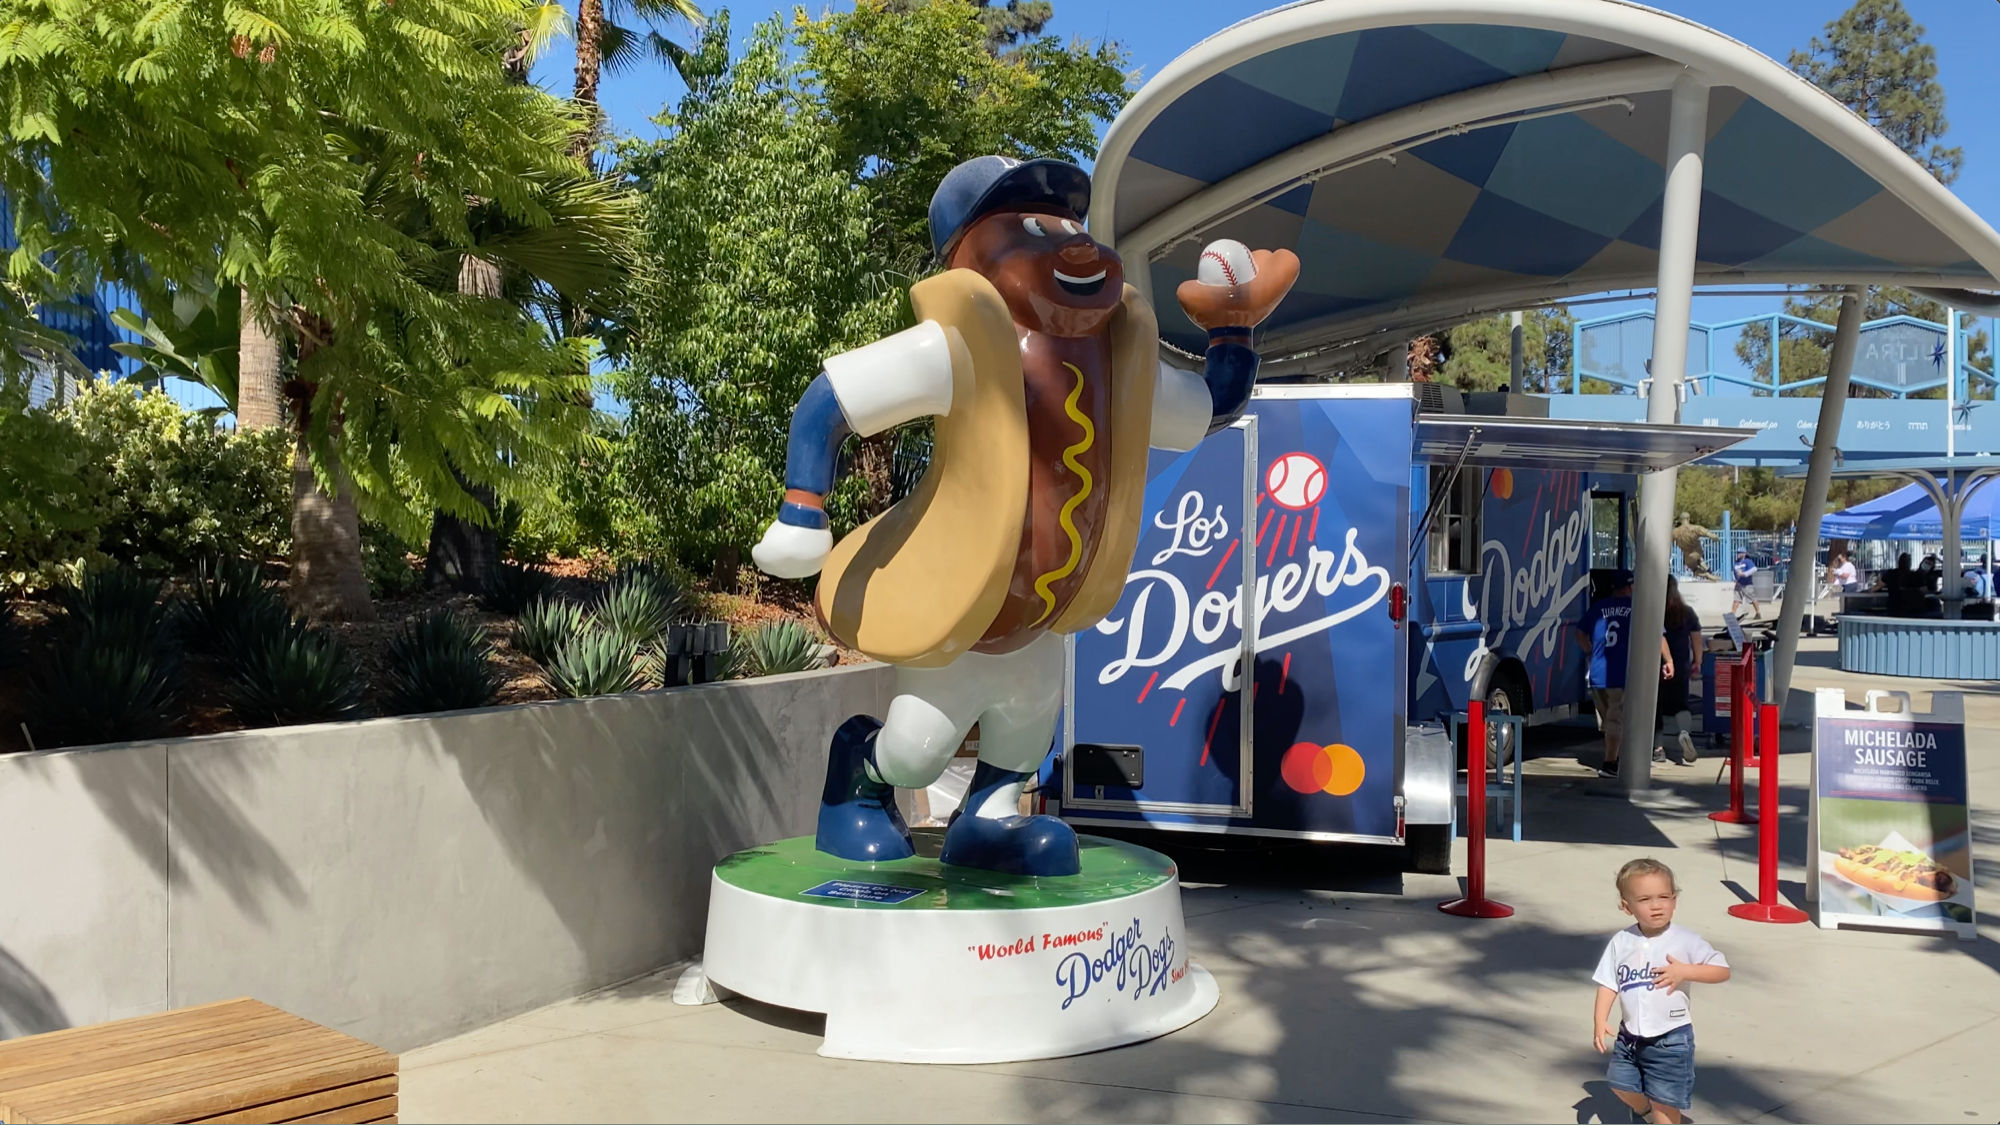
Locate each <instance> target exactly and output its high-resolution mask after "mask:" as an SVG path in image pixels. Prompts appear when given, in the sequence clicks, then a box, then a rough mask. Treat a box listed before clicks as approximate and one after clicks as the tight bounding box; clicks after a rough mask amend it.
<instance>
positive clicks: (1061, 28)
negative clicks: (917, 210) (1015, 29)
mask: <svg viewBox="0 0 2000 1125" xmlns="http://www.w3.org/2000/svg"><path fill="white" fill-rule="evenodd" d="M1054 2H1055V10H1056V18H1055V21H1054V22H1053V23H1052V24H1051V25H1050V26H1049V29H1048V30H1049V31H1050V32H1051V33H1053V34H1058V35H1062V36H1065V37H1082V38H1085V39H1090V40H1098V39H1103V38H1107V37H1108V38H1110V39H1113V40H1116V41H1117V42H1119V43H1120V44H1121V45H1122V46H1123V47H1124V48H1125V50H1126V52H1127V54H1128V55H1129V56H1130V63H1129V65H1130V66H1131V67H1132V68H1133V69H1135V70H1136V71H1137V72H1138V80H1139V81H1140V82H1143V81H1144V80H1145V79H1147V78H1149V77H1151V76H1152V75H1154V74H1156V73H1158V72H1159V71H1160V69H1161V68H1162V67H1164V66H1165V65H1166V64H1167V63H1169V62H1171V61H1172V60H1173V59H1174V57H1175V56H1177V55H1179V54H1180V53H1181V52H1182V51H1185V50H1186V49H1187V48H1189V47H1191V46H1193V45H1194V44H1195V43H1196V42H1197V41H1199V40H1200V39H1202V38H1204V37H1206V36H1208V35H1210V34H1212V33H1214V32H1216V31H1219V30H1221V29H1222V28H1224V27H1226V26H1228V25H1229V24H1232V23H1235V22H1236V21H1238V20H1240V19H1244V18H1246V17H1248V16H1252V15H1255V14H1257V13H1258V12H1261V11H1265V10H1267V9H1269V8H1271V7H1275V6H1276V0H1203V2H1198V0H1054ZM1849 2H1850V0H1663V2H1659V3H1656V4H1655V6H1656V7H1660V8H1664V9H1666V10H1668V11H1671V12H1674V13H1677V14H1679V15H1682V16H1686V17H1687V18H1689V19H1693V20H1697V21H1699V22H1701V23H1704V24H1707V25H1708V26H1710V27H1713V28H1716V29H1717V30H1719V31H1721V32H1723V33H1725V34H1727V35H1730V36H1732V37H1734V38H1736V39H1739V40H1741V41H1743V42H1744V43H1747V44H1749V45H1750V46H1752V47H1755V48H1757V49H1758V50H1760V51H1762V52H1764V53H1765V54H1767V55H1770V56H1772V57H1773V58H1776V59H1778V60H1780V61H1783V60H1784V59H1785V57H1786V56H1787V55H1788V54H1789V53H1790V52H1791V51H1792V50H1794V49H1802V48H1804V47H1805V46H1806V45H1807V43H1808V41H1809V40H1810V39H1811V38H1812V37H1813V36H1814V35H1815V34H1818V33H1820V32H1821V30H1822V29H1823V28H1824V27H1825V25H1826V24H1827V22H1828V21H1829V20H1831V19H1833V18H1834V17H1835V16H1837V15H1839V14H1840V12H1841V11H1842V10H1844V9H1845V8H1846V7H1847V5H1848V3H1849ZM1904 3H1905V5H1906V6H1907V7H1908V8H1909V10H1910V12H1911V14H1912V15H1913V16H1915V18H1916V20H1917V22H1918V23H1920V24H1922V25H1923V27H1924V30H1925V38H1926V39H1927V40H1928V41H1929V42H1930V43H1931V45H1932V46H1934V47H1935V48H1936V49H1937V56H1938V77H1939V80H1940V81H1941V82H1942V83H1943V85H1944V87H1945V93H1946V102H1945V112H1946V117H1947V119H1948V120H1949V123H1950V131H1949V132H1948V133H1947V135H1946V137H1945V140H1946V141H1947V143H1950V144H1956V145H1959V146H1961V147H1962V148H1964V150H1965V163H1964V168H1963V171H1962V172H1961V174H1960V175H1959V178H1958V180H1957V181H1956V182H1955V183H1954V184H1953V185H1952V190H1954V191H1955V192H1957V193H1958V195H1959V196H1960V197H1961V198H1962V199H1964V200H1965V201H1966V202H1967V203H1968V204H1970V205H1971V206H1972V208H1973V210H1975V211H1977V212H1979V213H1980V214H1981V215H1983V216H1985V217H1986V219H1987V221H1988V222H1990V223H1995V224H1996V225H2000V66H1995V65H1994V59H1995V57H1996V51H2000V3H1993V2H1991V0H1904ZM824 6H825V5H823V4H809V5H807V8H808V10H809V11H814V12H817V11H819V10H821V9H822V8H823V7H824ZM841 6H845V5H841ZM731 11H732V16H731V22H732V24H733V30H734V33H735V34H736V35H737V36H738V37H739V39H740V38H741V37H742V36H744V35H747V34H748V32H749V29H750V26H751V25H752V24H753V23H755V22H757V21H760V20H762V19H765V18H767V17H769V16H770V15H772V14H773V13H775V12H780V11H782V12H785V13H787V14H789V13H790V12H791V11H792V8H791V7H790V6H789V5H787V6H785V7H782V8H777V7H769V6H766V4H765V3H749V4H743V5H739V6H735V7H733V8H732V9H731ZM683 34H685V32H683ZM572 59H573V55H572V48H571V47H570V45H569V44H568V43H558V44H555V45H553V46H552V47H551V49H550V51H549V52H548V53H547V54H546V55H544V56H543V58H542V59H541V60H540V61H539V62H538V63H537V65H536V67H535V71H534V74H535V78H536V79H537V80H538V81H540V82H542V83H543V84H545V85H547V86H548V87H549V88H550V89H552V90H555V91H558V92H561V93H567V92H568V91H569V90H570V88H571V83H572V79H571V75H570V66H571V62H572ZM681 92H682V87H681V84H680V82H679V81H678V80H677V79H676V78H675V77H674V76H673V75H672V73H671V72H670V71H668V70H666V69H665V68H663V67H661V66H658V65H655V64H652V63H650V62H648V63H644V64H641V65H638V66H635V67H633V68H632V69H630V70H628V71H626V72H624V73H621V74H617V75H612V76H610V77H608V78H607V79H606V81H605V85H604V89H603V91H602V95H601V96H602V101H603V104H604V107H605V111H606V112H607V114H609V116H610V118H611V124H612V126H613V128H615V129H616V130H618V131H620V132H625V133H632V134H637V135H640V136H652V135H656V134H657V132H658V130H657V128H656V127H655V126H653V125H652V123H651V122H650V120H649V118H650V117H651V116H652V115H653V114H655V113H657V112H659V110H660V109H661V108H662V107H663V106H666V105H669V104H671V103H672V102H674V101H676V100H678V99H679V97H680V96H681ZM1100 132H1101V131H1100ZM968 155H972V154H968ZM1776 303H1777V302H1776V300H1775V299H1773V298H1768V297H1738V298H1730V297H1706V298H1702V299H1700V300H1698V301H1697V302H1696V305H1695V318H1696V319H1697V320H1705V321H1711V322H1713V321H1720V320H1726V319H1729V318H1732V317H1739V316H1748V315H1753V314H1756V313H1759V312H1764V311H1768V310H1769V309H1771V308H1772V307H1773V306H1774V305H1775V304H1776ZM1648 304H1650V302H1637V303H1629V304H1603V305H1593V306H1586V307H1584V308H1581V309H1579V310H1578V313H1579V315H1580V316H1586V317H1589V316H1602V315H1608V314H1610V313H1613V312H1620V311H1625V310H1627V309H1632V308H1642V307H1646V306H1647V305H1648Z"/></svg>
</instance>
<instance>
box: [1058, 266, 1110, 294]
mask: <svg viewBox="0 0 2000 1125" xmlns="http://www.w3.org/2000/svg"><path fill="white" fill-rule="evenodd" d="M1049 272H1051V273H1053V274H1055V276H1056V284H1057V285H1060V286H1062V288H1063V292H1065V293H1073V294H1075V295H1076V296H1078V297H1091V296H1095V295H1096V294H1097V292H1098V291H1099V290H1101V289H1103V288H1104V277H1105V275H1106V274H1107V273H1109V272H1110V271H1109V270H1098V271H1097V272H1096V273H1094V274H1091V275H1090V276H1089V277H1072V276H1070V275H1069V274H1066V273H1064V272H1063V271H1061V270H1051V271H1049Z"/></svg>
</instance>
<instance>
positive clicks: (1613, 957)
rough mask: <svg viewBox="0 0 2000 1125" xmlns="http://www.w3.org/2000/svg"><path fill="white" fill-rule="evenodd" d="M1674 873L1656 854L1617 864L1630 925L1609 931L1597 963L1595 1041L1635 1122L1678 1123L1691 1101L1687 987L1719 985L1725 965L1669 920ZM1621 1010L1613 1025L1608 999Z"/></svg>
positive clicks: (1711, 949) (1614, 1087)
mask: <svg viewBox="0 0 2000 1125" xmlns="http://www.w3.org/2000/svg"><path fill="white" fill-rule="evenodd" d="M1679 893H1680V891H1679V889H1678V888H1677V887H1675V886H1674V873H1673V872H1672V871H1670V870H1668V869H1667V865H1666V864H1664V863H1661V862H1660V861H1659V860H1657V859H1635V860H1633V861H1632V862H1630V863H1628V864H1626V865H1625V866H1623V867H1621V868H1619V869H1618V908H1619V909H1620V910H1623V911H1624V912H1625V913H1627V914H1630V915H1631V916H1632V917H1633V919H1634V920H1635V922H1634V924H1633V925H1631V926H1628V927H1626V928H1625V929H1622V930H1620V931H1618V932H1617V933H1615V934H1613V935H1611V941H1610V942H1609V943H1608V944H1607V945H1605V947H1604V956H1602V957H1600V958H1598V960H1597V972H1596V973H1595V974H1593V975H1592V977H1591V979H1592V980H1594V981H1596V982H1597V985H1598V987H1597V1008H1596V1011H1595V1013H1594V1014H1593V1016H1592V1018H1591V1032H1592V1041H1593V1042H1594V1043H1595V1044H1596V1046H1597V1050H1598V1053H1599V1054H1606V1053H1608V1054H1610V1056H1611V1060H1610V1064H1609V1066H1608V1067H1607V1068H1606V1073H1605V1077H1606V1078H1607V1079H1608V1080H1609V1082H1610V1084H1611V1091H1612V1093H1614V1094H1617V1095H1618V1100H1619V1101H1622V1102H1624V1103H1625V1104H1626V1105H1627V1106H1629V1107H1630V1108H1631V1110H1632V1119H1633V1120H1634V1121H1652V1122H1678V1121H1680V1120H1681V1114H1682V1113H1683V1112H1684V1111H1685V1110H1686V1109H1687V1108H1688V1106H1689V1105H1691V1104H1693V1101H1694V1017H1693V1015H1692V1014H1690V1012H1689V1010H1688V994H1687V985H1688V984H1690V983H1695V982H1699V983H1702V984H1720V983H1721V982H1723V981H1726V980H1728V979H1729V962H1728V961H1727V960H1725V959H1724V958H1723V956H1722V954H1721V953H1718V952H1717V951H1716V949H1715V947H1714V946H1712V945H1710V944H1708V943H1707V942H1706V941H1703V940H1702V938H1701V935H1700V934H1697V933H1695V932H1694V931H1693V930H1689V929H1684V928H1683V927H1680V926H1676V925H1674V904H1675V900H1676V898H1677V897H1678V896H1679ZM1613 1000H1616V1001H1617V1002H1618V1007H1619V1008H1620V1010H1621V1011H1622V1012H1623V1019H1622V1021H1621V1022H1620V1023H1618V1024H1613V1023H1611V1002H1612V1001H1613Z"/></svg>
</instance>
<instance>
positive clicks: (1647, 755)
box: [1618, 72, 1708, 793]
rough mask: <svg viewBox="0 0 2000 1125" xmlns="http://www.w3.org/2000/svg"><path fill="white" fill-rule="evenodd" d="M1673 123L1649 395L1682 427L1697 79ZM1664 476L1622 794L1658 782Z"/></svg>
mask: <svg viewBox="0 0 2000 1125" xmlns="http://www.w3.org/2000/svg"><path fill="white" fill-rule="evenodd" d="M1670 104H1671V108H1670V109H1669V111H1668V116H1667V182H1666V194H1665V198H1664V199H1663V200H1662V201H1661V206H1660V272H1659V283H1658V285H1657V289H1658V293H1659V295H1658V297H1657V298H1656V303H1655V305H1654V311H1653V370H1652V376H1653V386H1652V389H1651V393H1650V394H1649V395H1648V396H1647V399H1646V420H1647V421H1648V422H1653V423H1662V422H1669V423H1670V422H1674V421H1677V420H1678V419H1679V415H1680V401H1681V380H1682V379H1684V378H1685V377H1686V376H1687V350H1688V322H1689V320H1690V319H1692V317H1693V312H1694V253H1695V239H1696V236H1697V235H1698V234H1699V232H1700V228H1701V162H1702V152H1703V147H1704V144H1705V143H1706V140H1707V136H1708V85H1707V84H1706V83H1705V82H1703V81H1702V80H1701V79H1700V78H1698V77H1696V76H1695V75H1694V74H1693V73H1692V72H1690V73H1686V74H1683V75H1681V76H1680V77H1679V78H1677V79H1675V80H1674V88H1673V95H1672V102H1671V103H1670ZM1677 479H1678V473H1677V472H1676V471H1675V470H1673V469H1662V470H1660V471H1658V472H1653V473H1647V474H1646V475H1644V476H1643V477H1641V478H1639V521H1638V523H1639V526H1638V533H1637V534H1636V535H1635V536H1634V537H1633V538H1634V539H1635V540H1636V541H1637V544H1638V549H1639V557H1638V558H1637V559H1634V560H1633V561H1634V562H1635V563H1636V564H1637V566H1636V567H1635V568H1634V569H1635V571H1636V574H1635V579H1636V580H1635V582H1634V583H1633V588H1632V620H1631V626H1632V633H1631V637H1630V639H1629V641H1628V642H1627V645H1626V649H1627V653H1626V665H1625V730H1624V738H1623V742H1624V747H1623V751H1622V753H1621V754H1620V755H1619V759H1618V763H1619V766H1618V775H1619V779H1620V781H1621V782H1622V783H1623V787H1624V789H1625V792H1627V793H1638V792H1642V791H1644V790H1645V789H1647V788H1648V787H1649V786H1650V784H1651V782H1652V775H1653V730H1654V722H1655V716H1654V713H1653V712H1654V708H1655V706H1656V705H1657V704H1658V702H1659V698H1660V637H1661V636H1662V634H1663V632H1664V625H1665V622H1666V614H1667V552H1668V551H1670V550H1672V537H1673V535H1672V533H1673V512H1674V483H1675V481H1676V480H1677Z"/></svg>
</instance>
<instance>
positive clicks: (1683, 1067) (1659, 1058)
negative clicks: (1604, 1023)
mask: <svg viewBox="0 0 2000 1125" xmlns="http://www.w3.org/2000/svg"><path fill="white" fill-rule="evenodd" d="M1604 1077H1605V1080H1606V1081H1608V1082H1610V1083H1611V1088H1612V1089H1614V1090H1625V1091H1628V1092H1630V1093H1634V1094H1644V1095H1646V1096H1647V1097H1648V1098H1651V1099H1652V1100H1653V1101H1655V1102H1657V1103H1659V1104H1660V1105H1670V1106H1673V1107H1674V1108H1675V1109H1683V1110H1684V1109H1687V1108H1688V1106H1689V1105H1690V1104H1692V1103H1693V1101H1694V1025H1693V1024H1682V1025H1681V1026H1679V1027H1677V1028H1674V1029H1673V1030H1672V1031H1669V1032H1667V1033H1666V1034H1665V1035H1661V1036H1656V1037H1654V1038H1652V1039H1641V1038H1639V1037H1638V1036H1636V1035H1634V1034H1632V1033H1631V1032H1629V1031H1626V1030H1625V1029H1624V1028H1622V1027H1621V1028H1619V1029H1618V1041H1617V1042H1616V1043H1614V1044H1613V1045H1612V1047H1611V1062H1610V1064H1609V1065H1608V1066H1606V1067H1605V1074H1604Z"/></svg>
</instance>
